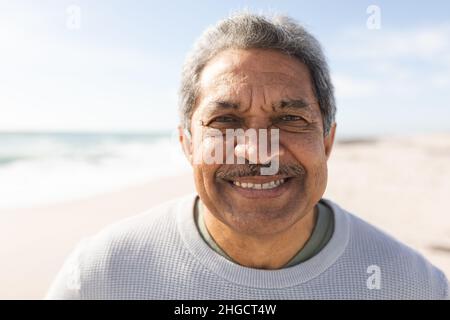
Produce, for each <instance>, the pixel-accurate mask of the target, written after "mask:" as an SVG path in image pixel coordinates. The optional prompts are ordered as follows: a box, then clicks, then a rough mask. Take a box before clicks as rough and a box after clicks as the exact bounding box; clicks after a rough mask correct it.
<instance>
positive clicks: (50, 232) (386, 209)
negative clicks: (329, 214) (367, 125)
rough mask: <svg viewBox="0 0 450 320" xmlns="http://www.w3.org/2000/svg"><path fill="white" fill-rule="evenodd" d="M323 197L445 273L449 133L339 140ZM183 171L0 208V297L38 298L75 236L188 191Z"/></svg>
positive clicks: (449, 233) (449, 234)
mask: <svg viewBox="0 0 450 320" xmlns="http://www.w3.org/2000/svg"><path fill="white" fill-rule="evenodd" d="M328 169H329V175H328V187H327V190H326V193H325V195H324V197H325V198H327V199H330V200H333V201H335V202H336V203H338V204H339V205H340V206H341V207H343V208H344V209H346V210H348V211H350V212H352V213H353V214H355V215H357V216H359V217H361V218H362V219H364V220H366V221H368V222H370V223H372V224H373V225H375V226H376V227H378V228H380V229H382V230H383V231H385V232H387V233H388V234H390V235H392V236H393V237H395V238H397V239H398V240H400V241H402V242H404V243H405V244H407V245H408V246H410V247H412V248H414V249H415V250H417V251H419V252H420V253H421V254H423V255H424V256H425V257H426V258H428V259H429V260H430V261H431V262H432V263H433V264H435V265H436V266H437V267H439V268H440V269H441V270H443V271H444V272H445V273H446V275H447V277H450V215H449V214H448V210H447V209H446V206H445V204H446V200H447V199H448V198H449V196H450V134H428V135H416V136H411V137H400V136H399V137H385V138H378V139H359V140H358V139H353V140H342V141H339V142H338V143H336V144H335V146H334V149H333V152H332V155H331V157H330V159H329V167H328ZM194 191H195V189H194V184H193V180H192V176H191V174H190V173H189V172H186V173H182V174H179V175H176V176H171V177H159V178H155V179H153V180H150V181H148V182H146V183H140V184H136V185H135V186H132V187H127V188H125V189H123V190H117V191H109V192H106V193H103V194H96V195H93V196H90V197H84V198H82V199H76V200H71V201H60V202H57V203H54V204H46V205H37V206H31V207H28V208H20V209H14V208H7V209H0V241H1V245H0V261H2V263H1V264H0V283H1V284H2V285H1V286H0V299H41V298H43V297H44V295H45V293H46V291H47V289H48V287H49V286H50V283H51V282H52V280H53V278H54V277H55V275H56V273H57V271H58V270H59V269H60V268H61V266H62V263H63V262H64V259H65V258H66V257H67V255H68V254H69V253H70V252H71V250H72V249H73V248H74V246H75V245H76V243H77V242H78V241H80V240H81V239H82V238H83V237H86V236H90V235H93V234H95V233H97V232H98V231H100V230H101V229H102V228H104V227H105V226H107V225H109V224H111V223H114V222H116V221H118V220H120V219H124V218H127V217H130V216H132V215H136V214H139V213H141V212H143V211H145V210H147V209H149V208H151V207H152V206H154V205H156V204H158V203H162V202H164V201H167V200H170V199H173V198H175V197H178V196H181V195H184V194H186V193H190V192H194Z"/></svg>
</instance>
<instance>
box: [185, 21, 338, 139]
mask: <svg viewBox="0 0 450 320" xmlns="http://www.w3.org/2000/svg"><path fill="white" fill-rule="evenodd" d="M250 48H261V49H275V50H279V51H281V52H283V53H286V54H288V55H290V56H294V57H296V58H297V59H299V60H300V61H301V62H302V63H304V64H305V65H306V66H307V67H308V69H309V72H310V74H311V78H312V85H313V90H314V94H315V95H316V98H317V101H318V103H319V106H320V110H321V113H322V117H323V124H324V134H325V135H328V133H329V132H330V128H331V125H332V124H333V122H334V121H335V115H336V103H335V99H334V89H333V84H332V83H331V79H330V72H329V69H328V65H327V62H326V60H325V56H324V54H323V52H322V49H321V46H320V44H319V42H318V41H317V40H316V38H314V36H312V35H311V34H310V33H308V32H307V31H306V30H305V29H304V28H303V27H302V26H301V25H299V24H298V23H297V22H296V21H295V20H293V19H291V18H290V17H287V16H282V15H276V16H273V17H267V16H263V15H258V14H253V13H248V12H242V13H237V14H234V15H232V16H231V17H229V18H226V19H224V20H221V21H219V22H218V23H217V24H216V25H215V26H211V27H209V28H208V29H206V30H205V32H204V33H203V34H202V35H201V37H200V38H199V39H198V40H197V41H196V43H195V45H194V47H193V49H192V51H191V52H190V54H189V55H188V56H187V58H186V61H185V63H184V65H183V71H182V75H181V87H180V91H179V111H180V116H181V122H182V125H183V126H184V128H186V129H187V130H188V131H190V125H191V118H192V114H193V112H194V108H195V104H196V102H197V97H198V94H199V83H198V82H199V79H200V74H201V72H202V70H203V68H204V67H205V65H206V64H207V63H208V61H210V60H211V59H212V58H213V57H214V56H215V55H217V54H218V53H219V52H221V51H223V50H226V49H250Z"/></svg>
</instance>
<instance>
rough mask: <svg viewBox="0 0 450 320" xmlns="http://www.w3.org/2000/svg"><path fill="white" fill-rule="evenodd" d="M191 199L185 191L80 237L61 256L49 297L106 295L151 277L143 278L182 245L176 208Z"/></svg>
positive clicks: (137, 284)
mask: <svg viewBox="0 0 450 320" xmlns="http://www.w3.org/2000/svg"><path fill="white" fill-rule="evenodd" d="M193 199H194V197H193V195H187V196H183V197H180V198H177V199H174V200H171V201H168V202H165V203H162V204H160V205H157V206H155V207H153V208H151V209H149V210H146V211H144V212H142V213H140V214H137V215H135V216H132V217H129V218H126V219H123V220H120V221H118V222H116V223H114V224H111V225H109V226H106V227H105V228H103V229H102V230H101V231H100V232H98V233H97V234H95V235H93V236H91V237H86V238H84V239H83V240H81V241H80V242H79V244H78V245H77V247H76V248H75V249H74V250H73V251H72V253H71V254H70V255H69V257H68V258H67V259H66V262H65V264H64V266H63V268H62V270H61V271H60V276H57V279H56V281H55V282H54V284H53V285H52V289H51V290H50V292H53V293H50V294H48V297H49V298H52V297H54V298H58V297H65V296H68V295H69V293H70V296H73V297H78V298H80V299H92V298H93V299H97V298H105V299H109V298H111V297H115V296H122V295H123V293H124V292H126V291H127V290H132V288H133V287H134V288H135V287H138V286H139V285H140V282H142V281H146V280H147V281H150V280H149V279H147V278H148V277H149V276H151V275H154V274H155V270H158V269H160V268H158V265H159V263H160V262H161V260H164V259H165V257H167V255H168V254H170V252H177V250H178V251H179V250H181V249H180V248H181V247H182V246H181V245H180V244H181V241H180V239H179V236H178V232H177V231H176V228H177V225H176V213H177V212H178V211H179V210H181V209H185V210H188V209H189V208H187V207H186V208H182V206H189V203H190V202H192V200H193ZM174 254H175V253H174ZM69 287H70V288H69ZM54 288H57V290H56V289H54ZM61 288H62V289H61ZM125 294H126V293H125ZM130 296H132V295H131V294H130Z"/></svg>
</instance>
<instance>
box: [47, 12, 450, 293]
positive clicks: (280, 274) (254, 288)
mask: <svg viewBox="0 0 450 320" xmlns="http://www.w3.org/2000/svg"><path fill="white" fill-rule="evenodd" d="M180 96H181V99H180V110H181V119H182V124H181V125H180V128H179V132H180V135H179V137H180V142H181V144H182V147H183V150H184V152H185V154H186V156H187V158H188V159H189V161H190V163H191V165H192V167H193V172H194V179H195V186H196V190H197V193H198V195H197V194H195V195H189V196H186V197H183V198H181V199H176V200H173V201H171V202H168V203H165V204H162V205H160V206H158V207H157V208H154V209H152V210H150V211H148V212H145V213H143V214H141V215H139V216H136V217H132V218H129V219H127V220H126V221H122V222H120V223H117V224H115V225H114V226H111V227H109V228H107V229H105V230H104V231H102V232H101V233H99V234H98V235H96V236H94V237H92V238H90V239H88V240H86V241H84V242H83V243H81V244H80V245H79V246H78V248H77V249H76V250H75V251H74V252H73V254H72V255H71V257H70V258H69V259H68V260H67V262H66V264H65V266H64V267H63V269H62V270H61V272H60V273H59V275H58V277H57V279H56V280H55V282H54V284H53V286H52V288H51V289H50V291H49V293H48V296H47V297H48V298H56V299H58V298H60V299H444V298H448V296H449V292H448V282H447V280H446V278H445V276H444V274H443V273H442V272H441V271H440V270H438V269H437V268H435V267H434V266H432V265H431V264H430V263H429V262H428V261H426V260H425V259H424V258H423V257H422V256H421V255H419V254H418V253H416V252H415V251H413V250H412V249H410V248H408V247H406V246H405V245H403V244H401V243H399V242H398V241H396V240H395V239H393V238H391V237H389V236H388V235H386V234H384V233H383V232H382V231H380V230H378V229H376V228H375V227H372V226H371V225H369V224H368V223H366V222H364V221H362V220H360V219H359V218H357V217H355V216H354V215H352V214H350V213H349V212H347V211H345V210H344V209H342V208H340V207H339V206H338V205H337V204H335V203H333V202H332V201H330V200H325V199H322V195H323V193H324V191H325V188H326V183H327V160H328V158H329V156H330V153H331V150H332V146H333V141H334V136H335V131H336V124H335V113H336V108H335V101H334V96H333V87H332V84H331V81H330V76H329V71H328V67H327V64H326V61H325V58H324V56H323V53H322V51H321V48H320V45H319V43H318V42H317V41H316V40H315V38H314V37H313V36H312V35H310V34H309V33H308V32H307V31H306V30H305V29H303V28H302V27H301V26H299V25H298V24H297V23H296V22H294V21H293V20H291V19H289V18H287V17H275V18H268V17H264V16H259V15H253V14H248V13H241V14H237V15H234V16H232V17H231V18H228V19H225V20H223V21H221V22H219V23H218V24H217V25H216V26H213V27H211V28H210V29H208V30H207V31H206V32H205V33H204V34H203V36H202V37H201V38H200V39H199V40H198V42H197V43H196V45H195V47H194V49H193V51H192V53H191V55H190V56H189V57H188V59H187V61H186V63H185V66H184V69H183V76H182V85H181V90H180ZM252 130H253V131H252ZM252 133H253V135H252ZM242 137H243V139H241V138H242ZM255 137H256V139H254V138H255ZM269 141H270V142H269ZM262 149H265V151H267V152H261V150H262ZM274 164H275V165H274ZM272 169H273V170H272ZM269 171H271V172H269ZM368 205H370V204H368ZM393 214H395V213H393Z"/></svg>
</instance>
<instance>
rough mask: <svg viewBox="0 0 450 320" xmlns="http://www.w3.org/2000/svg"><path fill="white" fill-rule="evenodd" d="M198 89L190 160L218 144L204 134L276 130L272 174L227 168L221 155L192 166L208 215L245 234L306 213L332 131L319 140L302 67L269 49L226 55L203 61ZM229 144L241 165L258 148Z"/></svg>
mask: <svg viewBox="0 0 450 320" xmlns="http://www.w3.org/2000/svg"><path fill="white" fill-rule="evenodd" d="M199 83H200V93H199V97H198V99H197V101H196V108H195V111H194V113H193V115H192V121H191V123H192V125H191V132H192V145H191V152H192V156H193V158H196V156H198V154H199V153H204V152H205V149H208V148H211V147H212V146H213V145H215V144H217V142H214V143H211V138H210V137H208V130H210V129H209V128H211V127H213V128H222V127H226V128H228V127H236V128H243V129H244V130H246V129H266V128H270V127H271V126H274V127H277V128H280V130H279V148H278V151H277V152H276V156H278V157H279V158H278V161H279V170H278V171H277V173H276V174H274V175H261V174H260V173H259V171H258V172H256V171H255V167H258V164H257V165H256V166H255V165H253V166H251V165H248V164H236V162H234V164H226V162H225V156H224V158H223V159H224V161H222V162H220V161H219V163H217V162H216V163H213V164H206V163H205V161H200V162H198V161H193V160H192V161H191V163H192V165H193V169H194V178H195V184H196V189H197V192H198V194H199V196H200V198H201V200H202V202H203V203H204V204H205V205H206V206H207V208H208V209H209V211H210V212H211V213H212V214H213V215H214V216H215V217H216V218H217V219H219V220H220V221H221V222H222V223H224V224H225V225H227V226H228V227H230V228H231V229H233V230H235V231H237V232H241V233H246V234H249V235H268V234H274V233H277V232H281V231H283V230H286V229H287V228H289V227H290V226H292V225H293V224H294V223H296V222H297V221H299V219H301V218H303V217H304V216H305V215H306V214H307V213H309V212H311V211H312V210H313V208H314V205H315V204H316V203H317V202H318V201H319V200H320V198H321V197H322V195H323V193H324V191H325V187H326V182H327V165H326V162H327V158H328V155H329V152H330V150H331V146H332V144H333V138H334V129H335V127H334V126H333V128H332V130H331V133H330V134H329V135H328V136H327V137H324V131H323V122H322V117H321V112H320V109H319V105H318V104H317V101H316V97H315V95H314V92H313V88H312V84H311V78H310V74H309V70H308V68H307V67H306V66H305V65H304V64H302V63H301V62H300V61H298V60H297V59H295V58H293V57H289V56H288V55H286V54H283V53H281V52H278V51H274V50H264V49H250V50H237V49H229V50H226V51H223V52H221V53H220V54H218V55H217V56H215V57H214V58H213V59H212V60H211V61H209V62H208V64H207V65H206V66H205V68H204V69H203V71H202V73H201V77H200V82H199ZM292 128H293V130H292ZM268 136H269V138H270V131H269V132H268ZM258 137H259V136H258ZM268 141H269V146H268V149H269V150H270V149H271V146H270V139H269V140H268ZM247 142H248V140H247ZM259 142H261V141H259ZM233 143H234V144H232V145H231V147H232V152H233V151H234V152H235V155H236V156H237V155H238V153H239V155H241V156H243V157H245V158H247V160H248V159H249V157H250V154H251V153H252V152H253V153H254V152H256V153H257V151H258V150H257V149H258V147H259V145H258V144H253V145H250V144H245V145H242V144H241V145H240V144H239V143H238V142H237V140H236V141H235V142H233ZM224 145H225V143H224ZM233 149H234V150H233ZM272 149H273V148H272ZM227 151H229V150H226V148H225V147H224V154H225V153H226V152H227ZM253 159H254V158H253ZM209 163H210V162H209ZM264 183H266V184H265V185H264V186H265V187H267V186H269V187H270V188H263V187H262V185H263V184H264ZM267 183H270V185H267ZM280 183H281V184H280Z"/></svg>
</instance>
